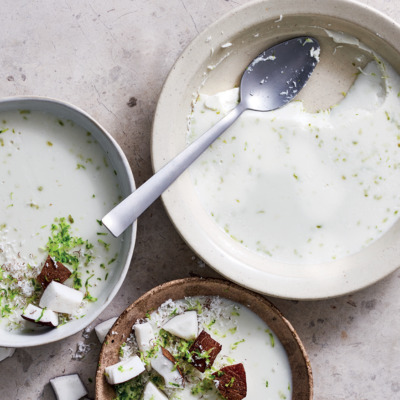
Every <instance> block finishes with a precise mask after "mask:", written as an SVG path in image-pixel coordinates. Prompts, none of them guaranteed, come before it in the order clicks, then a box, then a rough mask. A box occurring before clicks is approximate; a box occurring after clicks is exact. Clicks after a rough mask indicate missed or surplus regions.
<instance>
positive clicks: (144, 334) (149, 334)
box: [133, 322, 155, 355]
mask: <svg viewBox="0 0 400 400" xmlns="http://www.w3.org/2000/svg"><path fill="white" fill-rule="evenodd" d="M133 330H134V331H135V337H136V343H137V345H138V347H139V350H140V351H141V352H142V354H144V355H145V354H146V353H147V352H148V351H149V350H150V349H151V348H152V347H153V344H154V341H155V336H154V332H153V328H152V327H151V324H150V322H145V323H143V324H135V325H133Z"/></svg>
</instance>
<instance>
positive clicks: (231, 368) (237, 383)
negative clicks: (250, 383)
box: [212, 363, 247, 400]
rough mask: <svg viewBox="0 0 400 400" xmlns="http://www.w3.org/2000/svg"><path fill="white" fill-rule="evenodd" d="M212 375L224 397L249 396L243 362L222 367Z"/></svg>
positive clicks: (241, 397)
mask: <svg viewBox="0 0 400 400" xmlns="http://www.w3.org/2000/svg"><path fill="white" fill-rule="evenodd" d="M212 377H213V379H214V383H215V387H216V388H217V389H218V391H219V392H220V393H221V395H222V397H223V398H224V399H226V400H242V399H244V398H245V397H246V396H247V382H246V371H245V369H244V366H243V364H242V363H240V364H234V365H228V366H227V367H224V368H221V369H220V370H219V371H217V372H215V373H214V374H213V375H212Z"/></svg>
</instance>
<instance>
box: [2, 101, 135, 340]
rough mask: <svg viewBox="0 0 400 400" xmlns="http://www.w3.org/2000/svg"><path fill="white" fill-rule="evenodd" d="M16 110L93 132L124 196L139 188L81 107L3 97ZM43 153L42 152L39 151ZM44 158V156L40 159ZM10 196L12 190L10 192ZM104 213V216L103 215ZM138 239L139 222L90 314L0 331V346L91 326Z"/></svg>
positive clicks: (115, 146) (119, 279)
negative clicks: (58, 323)
mask: <svg viewBox="0 0 400 400" xmlns="http://www.w3.org/2000/svg"><path fill="white" fill-rule="evenodd" d="M13 110H31V111H42V112H46V113H49V114H53V115H54V116H56V117H57V118H60V119H64V120H70V121H72V122H73V123H75V124H76V125H78V126H80V127H82V128H83V129H84V130H85V132H90V133H91V134H92V136H93V137H94V138H95V139H96V140H97V141H98V143H99V144H100V146H101V147H102V148H103V150H104V152H105V154H106V155H107V157H108V162H109V164H110V165H111V166H112V168H113V169H114V170H115V173H116V175H117V180H118V185H119V188H120V191H121V195H122V196H127V195H128V194H130V193H131V192H132V191H133V190H134V189H135V182H134V178H133V175H132V171H131V169H130V166H129V164H128V161H127V159H126V157H125V155H124V154H123V152H122V150H121V149H120V147H119V146H118V144H117V143H116V141H115V140H114V139H113V138H112V136H111V135H110V134H109V133H107V132H106V131H105V129H104V128H102V127H101V126H100V125H99V124H98V123H97V122H96V121H95V120H93V119H92V118H91V117H90V116H89V115H88V114H86V113H85V112H84V111H82V110H80V109H79V108H77V107H75V106H73V105H71V104H67V103H64V102H61V101H58V100H54V99H49V98H40V97H18V98H8V99H2V100H1V101H0V112H4V111H13ZM38 157H40V155H38ZM38 162H40V158H39V159H38ZM6 195H7V196H8V194H6ZM101 217H102V216H100V218H101ZM135 240H136V223H135V224H134V225H133V226H132V227H130V228H129V229H128V230H126V232H125V233H124V235H123V244H122V247H121V252H120V254H119V258H118V261H117V262H116V263H115V264H113V265H114V270H113V271H112V273H110V276H109V279H108V280H107V283H106V285H105V287H104V290H103V292H102V293H101V295H100V296H99V297H98V300H97V301H96V302H93V303H90V304H89V306H88V309H87V312H86V314H85V315H84V316H83V317H82V318H79V319H75V320H72V321H70V322H68V323H67V324H65V325H62V326H59V327H57V328H55V329H45V330H39V331H35V332H32V331H31V332H24V333H22V332H17V331H11V332H5V331H3V330H2V331H1V332H0V346H4V347H30V346H37V345H42V344H45V343H50V342H54V341H58V340H61V339H63V338H65V337H68V336H70V335H73V334H75V333H77V332H79V331H81V330H83V329H84V328H85V327H87V326H88V325H89V324H90V323H91V322H92V321H93V320H94V319H95V318H96V317H97V316H98V315H99V314H100V313H101V312H102V311H103V310H104V309H105V308H106V306H107V305H108V304H109V303H110V302H111V300H112V299H113V298H114V296H115V295H116V294H117V292H118V290H119V288H120V286H121V285H122V282H123V280H124V278H125V276H126V273H127V271H128V268H129V265H130V261H131V258H132V254H133V249H134V246H135Z"/></svg>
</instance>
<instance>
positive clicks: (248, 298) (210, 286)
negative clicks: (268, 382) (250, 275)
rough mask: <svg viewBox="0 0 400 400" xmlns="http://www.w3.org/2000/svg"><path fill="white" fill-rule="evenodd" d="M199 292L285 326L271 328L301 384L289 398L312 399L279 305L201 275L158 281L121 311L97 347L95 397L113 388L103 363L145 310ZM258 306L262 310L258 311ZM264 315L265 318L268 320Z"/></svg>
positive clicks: (307, 368) (297, 344)
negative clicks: (225, 300)
mask: <svg viewBox="0 0 400 400" xmlns="http://www.w3.org/2000/svg"><path fill="white" fill-rule="evenodd" d="M182 294H184V295H182ZM201 295H204V296H219V297H221V298H226V299H229V300H232V301H235V302H237V303H240V304H242V305H243V306H245V307H247V308H249V309H250V310H251V311H253V312H254V313H255V314H257V315H258V316H259V317H260V318H261V319H262V320H264V322H266V323H267V325H269V327H270V328H271V329H272V330H273V328H272V327H271V324H279V326H280V327H282V329H285V332H283V333H281V332H280V333H279V334H278V333H277V332H276V331H274V330H273V331H274V333H275V335H276V336H277V337H278V339H279V340H280V341H281V343H282V345H283V346H284V348H285V351H286V353H288V349H290V351H292V352H293V353H292V354H291V355H289V354H288V356H289V358H290V362H291V369H292V378H293V372H295V373H300V374H301V375H299V378H297V380H298V381H296V385H297V386H296V387H298V386H299V385H302V386H301V388H302V393H301V394H299V393H298V394H297V395H296V394H295V393H294V392H293V400H296V399H298V400H300V399H302V400H312V398H313V374H312V369H311V363H310V360H309V357H308V355H307V352H306V350H305V347H304V345H303V343H302V342H301V339H300V337H299V335H298V334H297V332H296V331H295V329H294V328H293V326H292V324H291V323H290V322H289V321H288V320H287V319H286V318H285V317H284V316H283V314H282V313H281V312H280V311H279V309H278V308H277V307H276V306H275V305H274V304H272V303H271V302H270V301H269V300H267V299H266V298H265V297H263V296H261V295H260V294H257V293H255V292H252V291H250V290H248V289H246V288H243V287H242V286H239V285H237V284H235V283H233V282H230V281H227V280H224V279H218V278H201V277H190V278H182V279H176V280H173V281H169V282H165V283H163V284H161V285H158V286H156V287H154V288H153V289H151V290H149V291H148V292H146V293H144V294H143V295H142V296H140V297H139V298H138V299H136V300H135V301H134V302H133V303H132V304H131V305H129V306H128V307H127V308H126V309H125V310H124V311H123V312H122V314H121V315H120V316H119V317H118V319H117V320H116V321H115V323H114V325H113V326H112V327H111V329H110V330H109V332H108V334H107V336H106V337H105V339H104V342H103V345H102V348H101V351H100V355H99V362H98V367H97V371H96V384H95V391H96V399H97V400H110V395H111V394H112V393H113V389H112V387H111V385H109V384H108V383H107V381H106V379H105V376H104V369H105V367H106V366H107V365H112V364H114V363H116V362H118V361H119V358H118V349H119V347H120V346H121V344H122V343H123V342H124V341H126V338H127V337H128V336H129V334H130V333H131V330H132V326H133V324H134V323H135V321H137V320H138V319H140V318H144V317H145V315H146V312H147V311H148V310H150V309H156V307H157V308H158V307H159V306H160V305H161V304H162V303H164V302H165V301H167V300H168V299H170V298H171V299H172V300H178V299H182V298H184V297H190V296H201ZM262 310H264V312H266V314H264V315H260V312H261V311H262ZM266 319H268V322H267V321H266ZM127 329H129V332H127V331H126V330H127ZM299 360H301V363H298V362H299ZM296 363H297V364H296ZM300 364H301V365H300ZM300 376H301V382H300ZM293 390H294V388H293Z"/></svg>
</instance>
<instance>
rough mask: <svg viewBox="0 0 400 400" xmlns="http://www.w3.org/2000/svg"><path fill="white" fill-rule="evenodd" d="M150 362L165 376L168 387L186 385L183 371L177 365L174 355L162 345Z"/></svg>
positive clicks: (155, 369)
mask: <svg viewBox="0 0 400 400" xmlns="http://www.w3.org/2000/svg"><path fill="white" fill-rule="evenodd" d="M150 363H151V366H152V368H153V369H154V371H156V372H157V373H159V374H160V375H161V376H162V377H163V378H164V381H165V386H166V387H168V388H177V387H183V386H184V380H183V374H182V371H181V370H180V368H179V367H178V366H177V364H176V360H175V358H174V356H173V355H172V354H171V353H170V352H169V351H168V350H167V349H165V348H164V347H161V349H160V350H159V351H158V352H157V354H156V356H155V357H154V358H152V359H151V361H150Z"/></svg>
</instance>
